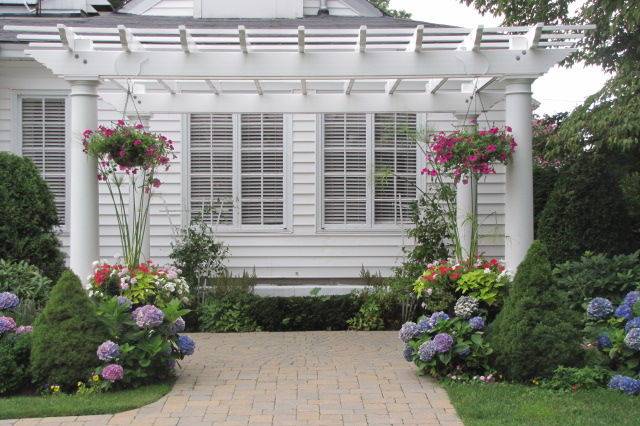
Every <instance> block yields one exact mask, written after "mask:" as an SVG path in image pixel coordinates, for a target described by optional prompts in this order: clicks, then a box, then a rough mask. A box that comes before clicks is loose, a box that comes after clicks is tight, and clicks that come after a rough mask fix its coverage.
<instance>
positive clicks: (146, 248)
mask: <svg viewBox="0 0 640 426" xmlns="http://www.w3.org/2000/svg"><path fill="white" fill-rule="evenodd" d="M127 119H128V120H129V123H131V124H136V123H138V122H139V123H140V124H142V125H143V126H144V129H145V130H147V131H149V130H150V124H151V114H134V115H128V116H127ZM150 196H151V195H150V194H144V197H147V198H146V199H145V203H146V202H147V200H148V197H150ZM137 202H138V200H136V203H137ZM130 208H131V212H130V215H131V217H133V204H132V203H131V204H130ZM150 222H151V221H150V217H149V216H147V223H146V225H145V227H144V234H143V238H142V251H141V252H140V254H141V255H142V258H143V259H144V260H149V259H151V223H150ZM131 223H133V222H131Z"/></svg>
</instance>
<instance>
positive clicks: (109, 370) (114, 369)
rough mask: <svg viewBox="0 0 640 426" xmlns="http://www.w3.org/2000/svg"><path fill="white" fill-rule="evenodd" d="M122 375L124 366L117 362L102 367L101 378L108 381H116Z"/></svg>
mask: <svg viewBox="0 0 640 426" xmlns="http://www.w3.org/2000/svg"><path fill="white" fill-rule="evenodd" d="M123 377H124V368H122V366H121V365H118V364H109V365H107V366H106V367H104V368H103V369H102V378H103V379H105V380H108V381H110V382H117V381H118V380H122V378H123Z"/></svg>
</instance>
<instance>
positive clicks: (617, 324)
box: [586, 291, 640, 395]
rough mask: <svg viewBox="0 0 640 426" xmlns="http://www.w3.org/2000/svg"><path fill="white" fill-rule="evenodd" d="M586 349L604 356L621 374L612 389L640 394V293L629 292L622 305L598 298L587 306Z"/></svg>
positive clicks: (611, 384)
mask: <svg viewBox="0 0 640 426" xmlns="http://www.w3.org/2000/svg"><path fill="white" fill-rule="evenodd" d="M587 318H588V323H587V326H586V334H587V337H588V339H589V341H590V342H589V344H588V345H587V348H590V349H593V350H596V351H598V352H600V353H601V354H602V355H604V356H602V357H601V359H602V360H604V362H605V364H606V366H607V367H609V368H610V369H611V370H612V371H614V372H616V373H619V374H618V375H617V376H614V377H613V378H612V379H611V382H610V383H609V387H610V388H611V389H618V390H622V391H624V392H626V393H628V394H633V395H635V394H637V393H639V392H640V381H638V380H636V377H637V376H638V373H640V292H638V291H631V292H629V293H628V294H627V295H626V296H625V298H624V300H623V301H622V303H620V305H618V306H614V305H613V303H611V301H610V300H608V299H605V298H602V297H596V298H594V299H592V300H591V301H590V302H589V303H588V305H587Z"/></svg>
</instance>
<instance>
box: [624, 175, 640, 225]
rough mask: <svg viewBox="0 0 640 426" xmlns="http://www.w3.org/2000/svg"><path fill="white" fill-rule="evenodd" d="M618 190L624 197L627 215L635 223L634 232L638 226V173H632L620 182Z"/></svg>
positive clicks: (639, 176)
mask: <svg viewBox="0 0 640 426" xmlns="http://www.w3.org/2000/svg"><path fill="white" fill-rule="evenodd" d="M620 190H621V191H622V195H623V196H624V201H625V204H626V205H627V210H628V212H629V215H630V216H631V218H632V219H633V221H634V222H635V226H636V232H637V231H638V230H637V228H638V225H639V224H640V172H632V173H630V174H628V175H626V176H623V177H622V179H621V180H620Z"/></svg>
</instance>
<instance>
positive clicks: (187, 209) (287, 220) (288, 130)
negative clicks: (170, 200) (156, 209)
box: [182, 113, 293, 235]
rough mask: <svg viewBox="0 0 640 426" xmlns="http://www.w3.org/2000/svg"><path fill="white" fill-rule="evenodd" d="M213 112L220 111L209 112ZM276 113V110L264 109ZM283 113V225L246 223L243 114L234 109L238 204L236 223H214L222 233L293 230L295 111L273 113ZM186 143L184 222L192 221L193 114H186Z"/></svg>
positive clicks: (234, 182) (234, 184)
mask: <svg viewBox="0 0 640 426" xmlns="http://www.w3.org/2000/svg"><path fill="white" fill-rule="evenodd" d="M205 114H213V115H215V114H216V113H205ZM262 114H272V113H262ZM273 114H282V119H283V123H282V126H283V127H282V137H283V140H282V161H283V165H282V166H283V170H282V179H283V182H282V191H283V210H282V221H283V223H282V224H281V225H255V224H251V225H244V224H242V211H241V205H240V202H241V196H240V190H241V173H242V169H241V161H242V158H241V144H242V140H241V128H240V126H241V115H242V113H233V114H232V122H233V150H232V163H233V164H232V169H233V170H232V184H231V185H232V192H233V194H234V206H233V213H232V216H233V223H232V224H218V225H211V228H212V229H213V231H214V232H215V233H217V234H219V235H233V234H245V233H256V234H260V233H270V234H274V233H281V234H282V233H284V234H286V233H291V232H293V229H292V218H291V215H292V212H293V209H292V191H293V185H292V182H293V179H292V165H291V155H292V154H291V147H292V133H293V132H292V129H293V117H292V115H291V114H286V113H273ZM182 123H183V126H182V128H183V130H182V134H183V135H184V144H183V148H182V150H183V156H184V157H183V160H182V176H183V178H182V180H183V181H182V203H183V206H184V208H183V214H182V224H183V225H188V224H189V222H190V220H191V114H189V113H187V114H182Z"/></svg>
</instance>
